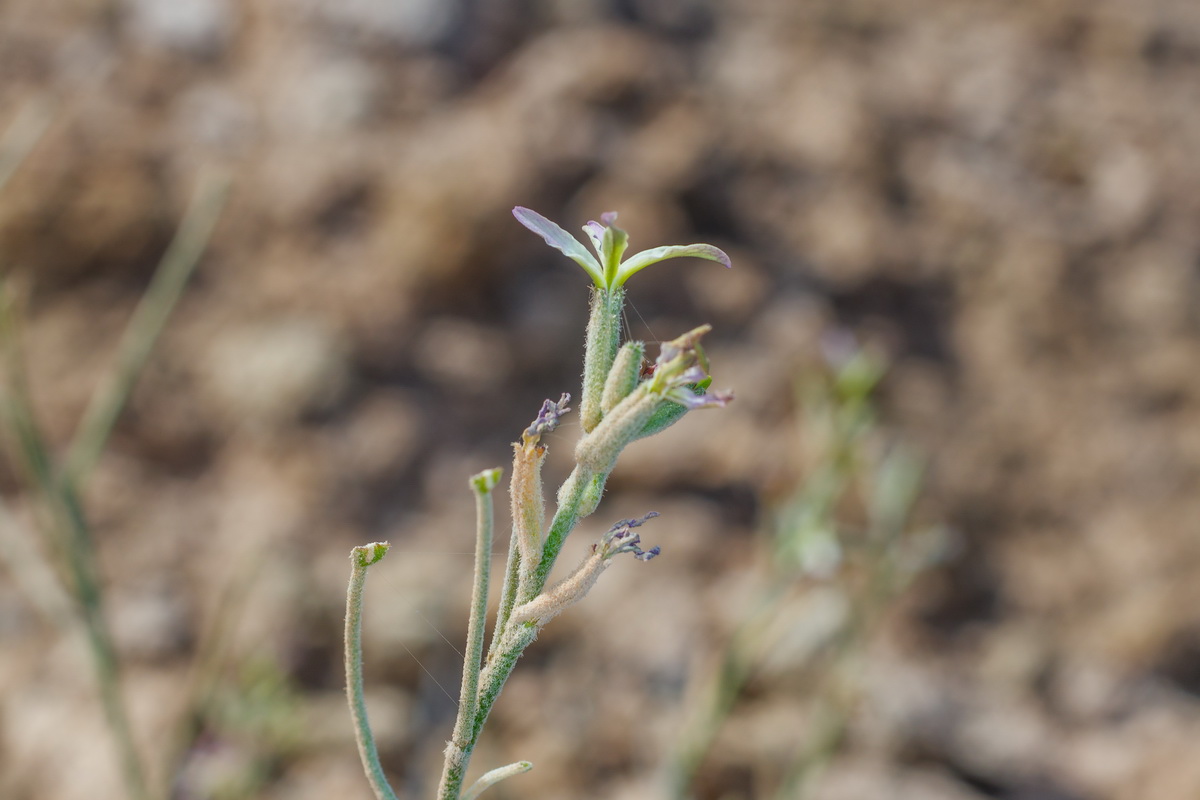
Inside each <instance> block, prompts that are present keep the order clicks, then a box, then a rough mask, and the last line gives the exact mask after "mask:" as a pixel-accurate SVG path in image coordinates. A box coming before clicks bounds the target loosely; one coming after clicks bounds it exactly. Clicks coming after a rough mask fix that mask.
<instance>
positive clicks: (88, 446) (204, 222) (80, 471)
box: [63, 175, 229, 486]
mask: <svg viewBox="0 0 1200 800" xmlns="http://www.w3.org/2000/svg"><path fill="white" fill-rule="evenodd" d="M228 189H229V180H228V179H227V178H226V177H224V176H219V177H217V176H212V175H208V176H205V177H204V178H202V179H201V181H200V184H199V185H198V186H197V187H196V192H195V194H194V195H193V197H192V201H191V204H190V205H189V206H188V210H187V213H186V214H185V215H184V218H183V223H182V224H181V225H180V226H179V230H178V231H177V232H176V234H175V238H174V239H172V240H171V244H170V246H169V247H168V248H167V252H166V253H165V254H164V255H163V257H162V261H161V262H159V265H158V269H157V270H156V271H155V273H154V277H153V279H152V280H151V281H150V285H149V286H148V287H147V288H146V292H145V294H143V295H142V299H141V301H140V302H139V303H138V306H137V309H136V310H135V311H134V312H133V317H132V318H131V319H130V320H129V325H128V326H127V327H126V328H125V332H124V334H123V335H122V337H121V342H120V344H119V345H118V347H117V356H116V363H115V365H114V367H113V370H112V372H111V373H109V375H108V376H107V378H106V379H105V381H104V383H103V384H102V385H101V386H100V388H98V389H97V390H96V391H95V392H93V393H92V396H91V399H90V400H89V402H88V405H87V408H86V409H85V410H84V412H83V418H82V420H80V423H79V427H78V428H77V430H76V433H75V437H74V439H73V440H72V441H71V446H70V449H69V450H68V451H67V458H66V462H65V465H64V467H63V476H64V480H70V481H71V482H73V483H74V484H75V485H76V486H80V485H82V484H83V482H84V480H85V479H86V477H87V474H88V473H89V472H91V470H92V467H93V466H95V464H96V461H97V460H98V459H99V458H100V453H101V452H102V451H103V449H104V444H105V442H107V441H108V437H109V434H110V433H112V429H113V426H114V425H115V424H116V422H117V417H119V416H120V414H121V410H122V409H123V408H125V404H126V402H127V401H128V400H129V395H130V393H131V392H132V391H133V387H134V385H135V384H136V383H137V379H138V376H139V375H141V373H142V370H143V368H144V367H145V365H146V361H147V360H148V359H149V357H150V352H151V350H153V348H154V344H155V342H157V341H158V338H159V336H160V335H161V334H162V331H163V328H164V327H165V326H166V323H167V319H168V317H170V316H171V312H172V311H173V310H174V308H175V304H176V302H177V301H178V300H179V297H180V295H181V294H182V293H183V288H184V286H185V285H186V284H187V281H188V278H190V277H191V275H192V273H193V272H194V271H195V268H196V264H197V263H198V262H199V260H200V256H201V254H202V253H203V252H204V248H205V247H206V246H207V244H208V239H209V237H210V236H211V234H212V231H213V228H214V227H215V226H216V224H217V218H218V216H219V215H220V213H221V208H222V206H223V205H224V202H225V195H226V193H227V191H228Z"/></svg>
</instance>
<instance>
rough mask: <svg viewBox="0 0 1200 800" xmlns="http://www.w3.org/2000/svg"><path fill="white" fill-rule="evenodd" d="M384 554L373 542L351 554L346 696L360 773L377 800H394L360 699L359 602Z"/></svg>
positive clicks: (382, 547) (381, 544) (384, 545)
mask: <svg viewBox="0 0 1200 800" xmlns="http://www.w3.org/2000/svg"><path fill="white" fill-rule="evenodd" d="M387 551H388V544H387V543H386V542H375V543H373V544H369V545H366V546H364V547H356V548H354V550H352V551H351V554H350V559H351V562H352V563H353V569H352V570H351V572H350V587H349V589H347V590H346V693H347V695H348V698H349V701H350V716H351V718H352V719H353V720H354V738H355V740H356V741H357V742H358V754H359V756H360V757H361V758H362V763H363V771H364V772H366V774H367V780H368V781H369V782H370V784H371V789H372V790H373V791H374V792H375V797H376V798H377V800H396V793H395V792H393V791H392V787H391V786H390V785H389V784H388V780H387V776H385V775H384V774H383V765H382V764H380V763H379V751H378V750H377V749H376V748H375V736H374V735H373V734H372V733H371V723H370V722H369V721H368V720H367V703H366V700H365V699H364V697H363V658H362V601H363V589H364V587H365V586H366V583H367V568H368V567H370V566H371V565H372V564H374V563H375V562H377V561H378V560H379V559H381V558H383V555H384V553H386V552H387Z"/></svg>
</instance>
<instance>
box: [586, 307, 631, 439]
mask: <svg viewBox="0 0 1200 800" xmlns="http://www.w3.org/2000/svg"><path fill="white" fill-rule="evenodd" d="M624 306H625V290H624V289H623V288H620V287H618V288H615V289H594V290H593V292H592V311H591V316H590V317H589V318H588V327H587V341H586V343H585V345H584V347H585V349H584V352H583V392H582V393H581V395H580V397H579V422H580V424H581V425H582V426H583V430H584V432H585V433H586V432H588V431H590V430H592V428H595V427H596V425H597V424H599V422H600V417H601V416H603V411H602V400H603V396H604V384H605V383H606V382H607V381H608V372H609V370H610V369H612V365H613V361H614V360H615V359H616V357H617V349H618V348H619V347H620V343H621V309H622V308H624Z"/></svg>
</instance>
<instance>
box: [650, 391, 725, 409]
mask: <svg viewBox="0 0 1200 800" xmlns="http://www.w3.org/2000/svg"><path fill="white" fill-rule="evenodd" d="M666 397H667V399H668V400H670V401H671V402H673V403H679V405H681V406H684V407H685V408H687V409H688V410H689V411H694V410H696V409H697V408H724V407H725V406H727V405H729V403H730V401H732V400H733V392H705V393H703V394H696V393H695V392H693V391H692V390H691V389H689V388H688V387H686V386H677V387H675V388H674V389H671V390H670V391H669V392H667V394H666Z"/></svg>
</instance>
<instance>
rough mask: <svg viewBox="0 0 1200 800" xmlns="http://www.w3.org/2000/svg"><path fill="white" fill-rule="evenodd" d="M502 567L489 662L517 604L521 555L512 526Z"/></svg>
mask: <svg viewBox="0 0 1200 800" xmlns="http://www.w3.org/2000/svg"><path fill="white" fill-rule="evenodd" d="M505 564H506V566H505V567H504V587H503V588H502V589H501V590H500V607H499V608H498V609H497V610H496V626H495V627H494V628H492V643H491V645H489V646H488V654H487V660H488V663H490V662H491V660H492V659H493V658H495V657H496V654H497V653H498V652H499V651H500V639H501V636H502V634H503V633H504V629H505V628H507V627H508V618H509V616H510V615H511V614H512V610H513V606H515V605H516V603H517V581H518V580H519V579H520V576H521V554H520V552H519V551H518V550H517V532H516V526H514V529H513V533H512V536H511V537H510V538H509V540H508V561H507V562H505Z"/></svg>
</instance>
